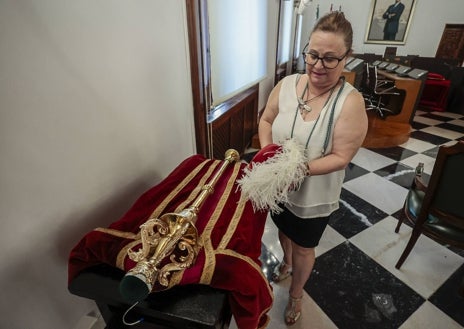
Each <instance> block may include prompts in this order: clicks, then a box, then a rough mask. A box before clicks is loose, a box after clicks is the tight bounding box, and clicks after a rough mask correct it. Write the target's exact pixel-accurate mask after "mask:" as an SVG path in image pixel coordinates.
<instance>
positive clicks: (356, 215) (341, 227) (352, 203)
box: [329, 189, 388, 239]
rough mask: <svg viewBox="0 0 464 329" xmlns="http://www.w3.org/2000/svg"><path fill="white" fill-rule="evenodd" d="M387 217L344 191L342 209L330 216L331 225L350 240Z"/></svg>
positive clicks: (341, 199)
mask: <svg viewBox="0 0 464 329" xmlns="http://www.w3.org/2000/svg"><path fill="white" fill-rule="evenodd" d="M387 216H388V214H386V213H384V212H383V211H382V210H380V209H378V208H376V207H374V206H373V205H371V204H370V203H368V202H367V201H365V200H363V199H361V198H359V197H358V196H356V195H355V194H353V193H351V192H349V191H348V190H345V189H342V193H341V196H340V208H339V209H338V210H336V211H335V212H334V213H333V214H332V215H331V216H330V220H329V225H330V226H331V227H332V228H333V229H334V230H336V231H337V232H338V233H340V234H341V235H343V236H344V237H345V238H347V239H349V238H351V237H352V236H354V235H356V234H358V233H359V232H362V231H364V230H365V229H366V228H368V227H370V226H371V225H373V224H375V223H377V222H379V221H381V220H382V219H384V218H385V217H387Z"/></svg>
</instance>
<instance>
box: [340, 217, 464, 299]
mask: <svg viewBox="0 0 464 329" xmlns="http://www.w3.org/2000/svg"><path fill="white" fill-rule="evenodd" d="M396 224H397V220H396V219H395V218H393V217H387V218H385V219H383V220H382V221H380V222H378V223H376V224H375V225H373V226H371V227H370V228H368V229H366V230H364V231H362V232H361V233H359V234H357V235H355V236H354V237H352V238H351V239H349V240H350V242H351V243H353V244H354V245H355V246H357V247H358V248H359V249H361V250H362V251H363V252H365V253H366V254H367V255H368V256H370V257H371V258H373V259H374V260H375V261H376V262H377V263H379V264H380V265H382V266H383V267H384V268H386V269H387V270H388V271H390V272H391V273H392V274H393V275H395V276H396V277H397V278H398V279H400V280H401V281H403V282H404V283H405V284H407V285H408V286H409V287H411V288H412V289H413V290H414V291H416V292H417V293H418V294H419V295H421V296H422V297H424V298H429V297H430V296H431V295H432V294H433V293H434V292H435V291H436V290H437V289H438V288H439V287H440V286H441V285H442V284H443V282H444V281H445V280H446V279H447V278H449V276H450V275H451V274H452V273H454V272H455V271H456V270H457V269H458V268H459V267H460V266H461V265H462V264H463V263H464V258H463V257H461V256H459V255H457V254H455V253H454V252H452V251H450V250H449V249H447V248H444V247H443V246H441V245H440V244H438V243H436V242H435V241H433V240H431V239H429V238H428V237H426V236H424V235H421V237H420V238H419V240H418V241H417V243H416V245H415V246H414V248H413V250H412V251H411V253H410V254H409V256H408V258H407V259H406V261H405V262H404V264H403V265H402V267H401V269H400V270H397V269H396V268H395V265H396V262H397V261H398V259H399V257H400V255H401V254H402V252H403V250H404V248H405V247H406V244H407V242H408V241H409V237H410V235H411V231H412V229H411V228H410V227H409V226H407V225H404V224H403V225H402V226H401V228H400V232H399V233H395V232H394V230H395V227H396Z"/></svg>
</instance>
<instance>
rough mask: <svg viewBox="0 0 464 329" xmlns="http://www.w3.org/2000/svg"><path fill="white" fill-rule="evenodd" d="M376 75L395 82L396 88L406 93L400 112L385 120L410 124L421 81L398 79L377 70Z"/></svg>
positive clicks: (396, 76)
mask: <svg viewBox="0 0 464 329" xmlns="http://www.w3.org/2000/svg"><path fill="white" fill-rule="evenodd" d="M377 73H378V74H379V75H382V76H383V77H385V78H387V79H389V80H393V81H395V86H396V88H397V89H402V90H404V91H405V92H406V97H405V99H404V102H403V106H402V107H401V112H400V113H398V114H397V115H390V116H387V117H386V118H385V120H387V121H395V122H407V123H411V122H412V120H413V119H414V114H415V112H416V107H417V103H418V102H419V96H420V91H421V87H422V83H423V82H422V81H421V80H416V79H411V78H406V77H399V76H398V75H396V74H393V73H389V72H387V71H385V70H378V71H377Z"/></svg>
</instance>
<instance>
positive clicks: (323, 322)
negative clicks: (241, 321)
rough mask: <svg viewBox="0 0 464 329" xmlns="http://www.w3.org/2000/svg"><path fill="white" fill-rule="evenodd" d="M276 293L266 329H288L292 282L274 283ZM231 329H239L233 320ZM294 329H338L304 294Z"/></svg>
mask: <svg viewBox="0 0 464 329" xmlns="http://www.w3.org/2000/svg"><path fill="white" fill-rule="evenodd" d="M272 287H273V293H274V303H273V305H272V308H271V310H270V311H269V312H268V315H269V317H270V321H269V324H268V326H267V327H266V329H287V328H288V326H287V325H286V324H285V322H284V311H285V307H286V305H287V302H288V289H289V288H290V280H284V281H282V282H280V283H278V284H275V283H272ZM229 328H230V329H237V324H236V322H235V320H234V319H233V318H232V321H231V324H230V326H229ZM291 328H292V329H303V328H304V329H337V326H336V325H335V324H334V323H333V322H332V321H331V320H330V319H329V317H328V316H327V315H326V314H325V313H324V312H323V311H322V310H321V309H320V307H319V306H318V305H317V304H316V303H315V302H314V300H313V299H312V298H311V297H310V296H309V295H308V294H307V293H306V292H304V293H303V300H302V312H301V317H300V319H299V320H298V322H297V323H295V324H294V325H293V326H292V327H291Z"/></svg>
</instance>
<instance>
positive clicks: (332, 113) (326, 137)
mask: <svg viewBox="0 0 464 329" xmlns="http://www.w3.org/2000/svg"><path fill="white" fill-rule="evenodd" d="M341 80H342V81H343V83H342V85H341V87H340V89H339V90H338V93H337V97H336V99H335V101H334V104H333V106H332V111H331V113H330V120H329V128H328V130H327V134H326V136H325V142H324V148H323V150H322V153H323V154H324V153H325V149H326V148H327V145H328V141H329V133H330V131H331V130H332V127H331V126H332V124H333V116H334V112H335V105H336V104H337V100H338V97H339V96H340V94H341V92H342V90H343V87H344V86H345V83H344V82H345V79H344V77H341ZM297 83H298V80H297ZM337 84H338V81H337V83H336V84H335V85H334V86H333V87H332V88H330V89H329V90H330V95H329V97H327V100H326V101H325V103H324V106H323V107H322V109H321V111H320V112H319V115H318V116H317V119H316V122H315V123H314V125H313V127H312V128H311V131H310V132H309V136H308V139H307V140H306V144H305V150H307V149H308V145H309V141H310V140H311V136H312V135H313V132H314V130H315V129H316V126H317V123H318V122H319V119H320V117H321V113H322V110H323V109H324V108H325V107H326V105H327V103H328V102H329V100H330V98H331V97H332V94H333V92H334V90H335V87H336V86H337ZM326 92H327V91H326ZM299 106H300V104H298V106H297V108H296V111H295V116H294V117H293V124H292V130H291V133H290V138H293V132H294V130H295V123H296V117H297V115H298V112H299V110H300V108H299Z"/></svg>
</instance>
